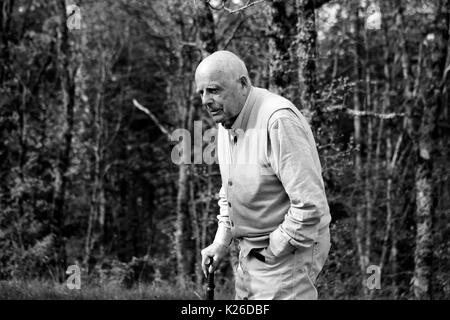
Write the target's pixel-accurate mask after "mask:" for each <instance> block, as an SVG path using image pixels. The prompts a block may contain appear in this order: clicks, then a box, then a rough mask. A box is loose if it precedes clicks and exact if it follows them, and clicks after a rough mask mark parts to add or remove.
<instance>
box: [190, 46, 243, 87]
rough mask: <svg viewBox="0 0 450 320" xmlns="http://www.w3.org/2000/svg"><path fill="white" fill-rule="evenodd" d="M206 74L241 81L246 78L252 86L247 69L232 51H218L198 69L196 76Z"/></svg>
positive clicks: (201, 63)
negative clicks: (240, 79)
mask: <svg viewBox="0 0 450 320" xmlns="http://www.w3.org/2000/svg"><path fill="white" fill-rule="evenodd" d="M204 73H211V74H214V73H217V74H218V75H219V76H222V77H231V78H233V79H239V78H241V77H245V78H246V79H247V81H248V83H249V84H250V79H249V76H248V71H247V67H246V66H245V63H244V61H242V60H241V59H240V58H239V57H238V56H237V55H235V54H234V53H232V52H230V51H225V50H222V51H216V52H214V53H213V54H211V55H209V56H208V57H206V58H205V59H203V61H202V62H200V64H199V65H198V67H197V70H196V72H195V75H196V77H197V74H204Z"/></svg>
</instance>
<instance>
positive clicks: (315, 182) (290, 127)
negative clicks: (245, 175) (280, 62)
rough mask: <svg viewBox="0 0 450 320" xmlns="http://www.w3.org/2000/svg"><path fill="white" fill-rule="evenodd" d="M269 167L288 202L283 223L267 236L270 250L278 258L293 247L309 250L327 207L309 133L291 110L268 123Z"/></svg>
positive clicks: (276, 114)
mask: <svg viewBox="0 0 450 320" xmlns="http://www.w3.org/2000/svg"><path fill="white" fill-rule="evenodd" d="M269 139H270V143H269V144H268V148H269V150H268V154H269V161H270V164H271V166H272V168H273V170H274V172H275V174H276V175H277V177H278V179H279V180H280V181H281V183H282V184H283V187H284V189H285V191H286V193H287V195H288V196H289V199H290V208H289V210H288V212H287V213H286V215H285V217H284V221H283V223H282V224H281V225H280V226H279V227H278V228H277V229H275V231H273V232H272V233H271V234H270V249H271V251H272V252H273V253H274V255H280V254H283V253H284V252H286V251H288V250H290V249H292V246H294V247H297V248H301V247H310V246H312V244H313V243H314V241H315V240H316V238H317V235H318V231H319V222H320V219H321V217H322V216H323V215H324V211H325V210H324V208H326V207H327V200H326V196H325V190H324V184H323V180H322V176H321V168H320V161H319V157H318V154H317V149H316V145H315V142H314V139H313V137H312V132H311V129H310V128H309V126H307V124H306V121H305V122H303V121H301V120H300V119H299V118H298V117H297V115H295V113H294V112H293V111H291V110H288V109H283V110H279V111H277V112H276V113H274V115H273V116H272V119H271V121H270V122H269Z"/></svg>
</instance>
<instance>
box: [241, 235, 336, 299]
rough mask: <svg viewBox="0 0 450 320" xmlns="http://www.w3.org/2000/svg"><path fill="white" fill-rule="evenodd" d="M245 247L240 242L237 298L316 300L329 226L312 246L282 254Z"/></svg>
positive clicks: (324, 259)
mask: <svg viewBox="0 0 450 320" xmlns="http://www.w3.org/2000/svg"><path fill="white" fill-rule="evenodd" d="M245 247H246V244H245V243H244V242H243V241H240V242H239V248H240V250H239V265H238V268H237V275H236V299H237V300H242V299H249V300H254V299H255V300H274V299H276V300H301V299H308V300H312V299H317V296H318V293H317V289H316V287H315V281H316V279H317V276H318V275H319V273H320V271H321V270H322V268H323V265H324V264H325V261H326V259H327V256H328V252H329V250H330V233H329V230H328V228H327V230H326V232H324V233H322V234H321V235H320V236H319V237H318V239H317V241H316V242H314V245H313V246H311V247H309V248H301V249H299V248H295V250H294V251H293V252H290V253H287V254H285V255H283V256H281V257H275V256H273V255H272V256H270V253H269V251H267V250H266V249H262V250H261V249H255V248H252V249H248V248H245ZM293 249H294V248H293Z"/></svg>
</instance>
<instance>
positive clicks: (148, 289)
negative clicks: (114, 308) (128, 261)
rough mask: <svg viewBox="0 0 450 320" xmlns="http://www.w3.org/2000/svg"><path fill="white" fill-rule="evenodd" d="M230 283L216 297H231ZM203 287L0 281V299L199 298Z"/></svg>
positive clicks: (202, 292)
mask: <svg viewBox="0 0 450 320" xmlns="http://www.w3.org/2000/svg"><path fill="white" fill-rule="evenodd" d="M233 294H234V292H233V291H232V288H231V286H230V284H225V285H224V286H222V287H220V286H217V289H216V295H215V297H216V299H218V300H229V299H233ZM204 295H205V288H204V287H195V286H194V285H189V286H188V287H187V288H186V289H182V288H179V287H177V286H176V285H175V284H173V283H168V282H159V283H152V284H137V285H135V286H133V287H131V288H125V287H123V286H121V285H120V284H116V283H109V284H103V285H99V284H89V283H88V284H85V283H82V284H81V288H80V289H79V290H77V289H72V290H70V289H69V288H67V286H66V284H65V283H64V284H61V283H55V282H51V281H48V280H28V281H18V280H11V281H0V300H202V299H204Z"/></svg>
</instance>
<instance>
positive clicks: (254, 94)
mask: <svg viewBox="0 0 450 320" xmlns="http://www.w3.org/2000/svg"><path fill="white" fill-rule="evenodd" d="M259 95H263V90H262V89H259V88H252V89H251V91H250V94H249V96H248V97H247V100H246V103H245V105H244V107H243V108H242V110H241V112H240V114H239V116H238V117H237V118H236V120H235V122H234V123H233V125H232V127H231V129H226V132H227V137H228V139H227V140H228V144H229V145H228V147H227V148H222V149H220V148H219V150H218V151H219V161H227V162H228V163H230V164H231V165H234V164H236V162H237V161H238V160H237V158H238V157H240V158H248V157H247V156H249V155H248V154H246V153H248V152H254V150H251V149H252V148H249V147H248V146H247V147H242V146H241V148H240V149H239V153H238V154H237V153H236V149H237V145H238V140H239V139H240V132H239V130H248V123H249V116H250V114H251V112H252V109H253V107H254V106H255V105H256V104H257V103H259V102H258V97H259ZM300 117H302V116H301V115H300ZM300 117H299V115H298V114H296V113H295V112H294V111H293V110H291V109H288V108H283V109H279V110H276V111H275V112H274V113H273V114H272V115H271V117H270V119H269V121H268V128H267V136H268V141H267V145H266V150H265V151H266V154H267V156H268V160H269V163H268V165H269V166H270V168H271V170H272V172H273V173H274V174H275V175H276V179H278V180H279V181H280V182H281V184H282V186H283V188H284V192H285V195H284V198H283V195H280V194H279V193H277V194H269V195H268V196H269V197H274V198H277V197H278V198H279V200H280V201H278V202H275V204H274V205H275V206H276V207H274V211H277V210H278V209H280V210H281V211H282V212H283V217H282V220H280V217H279V216H276V215H274V216H273V219H274V221H273V224H274V226H275V227H273V228H272V229H273V230H271V229H270V228H269V229H267V228H266V229H264V228H263V229H264V230H271V231H270V234H267V232H262V234H261V237H260V238H258V237H257V236H258V235H256V236H255V234H254V232H253V233H252V232H250V233H249V234H246V230H248V229H245V228H244V229H242V230H240V231H239V236H240V237H242V238H244V239H246V238H248V239H263V240H269V239H270V240H269V242H270V249H271V251H272V252H273V253H274V254H275V255H280V254H282V253H284V252H286V251H287V250H289V249H290V248H291V246H294V247H309V246H311V245H312V243H313V242H314V240H315V238H316V237H317V235H318V232H319V229H323V228H328V224H329V222H330V220H331V216H330V214H329V208H328V204H327V201H326V196H325V190H324V184H323V180H322V176H321V166H320V161H319V157H318V154H317V149H316V145H315V142H314V138H313V136H312V132H311V129H310V127H309V125H308V124H307V122H306V120H305V119H304V118H300ZM251 121H252V120H251V119H250V122H251ZM250 156H251V155H250ZM229 192H230V191H228V193H229ZM240 192H243V191H242V190H240ZM244 192H245V190H244ZM286 195H287V196H286ZM230 197H232V194H228V195H227V190H226V188H225V186H222V188H221V189H220V192H219V207H220V213H219V215H218V221H219V223H218V230H217V233H216V237H215V240H214V241H215V242H219V243H222V244H225V245H229V243H230V242H231V239H232V237H233V233H232V232H231V230H232V229H233V227H234V225H233V219H231V216H232V210H233V208H232V207H231V205H230V202H229V200H230V199H229V198H230ZM271 205H273V204H271ZM252 210H253V212H252ZM257 210H258V209H248V211H249V212H247V213H246V215H248V216H250V217H251V216H252V215H253V216H257V214H258V212H255V211H257ZM284 210H285V211H284ZM249 219H251V218H249ZM264 219H265V224H264V226H266V225H267V224H269V225H270V223H271V222H272V221H271V219H272V217H270V216H267V215H264ZM275 219H277V220H276V221H275ZM246 223H248V224H255V225H257V224H258V223H259V221H254V222H251V220H250V222H248V221H247V222H246Z"/></svg>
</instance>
